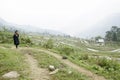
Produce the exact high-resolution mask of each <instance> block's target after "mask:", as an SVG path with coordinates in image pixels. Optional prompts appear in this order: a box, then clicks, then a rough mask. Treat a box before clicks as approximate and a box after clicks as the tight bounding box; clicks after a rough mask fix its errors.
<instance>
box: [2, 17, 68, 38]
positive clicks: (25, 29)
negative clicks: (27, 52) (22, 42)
mask: <svg viewBox="0 0 120 80" xmlns="http://www.w3.org/2000/svg"><path fill="white" fill-rule="evenodd" d="M0 27H6V28H8V29H11V30H19V31H23V32H26V33H38V34H51V35H61V36H64V35H66V34H64V33H62V32H59V31H55V30H50V29H42V28H39V27H35V26H31V25H17V24H13V23H9V22H7V21H5V20H4V19H2V18H0Z"/></svg>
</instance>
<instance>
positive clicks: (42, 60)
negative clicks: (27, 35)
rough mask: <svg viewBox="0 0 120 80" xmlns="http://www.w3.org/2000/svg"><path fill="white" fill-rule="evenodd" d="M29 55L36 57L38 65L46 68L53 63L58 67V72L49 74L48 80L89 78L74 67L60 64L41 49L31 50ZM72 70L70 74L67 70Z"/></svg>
mask: <svg viewBox="0 0 120 80" xmlns="http://www.w3.org/2000/svg"><path fill="white" fill-rule="evenodd" d="M30 52H32V53H31V55H33V56H34V58H36V59H37V61H38V62H39V66H40V67H42V68H48V66H49V65H54V66H55V67H56V68H59V69H60V70H59V72H58V73H56V74H55V75H52V76H51V79H50V80H91V79H90V78H88V77H86V76H85V75H83V74H81V73H79V72H77V71H75V70H74V69H72V68H70V67H68V66H66V65H64V64H62V63H61V62H60V61H58V60H57V59H56V58H54V57H52V56H50V55H48V54H47V53H44V52H41V51H39V52H38V51H35V50H31V51H30ZM69 71H72V74H69V73H68V72H69Z"/></svg>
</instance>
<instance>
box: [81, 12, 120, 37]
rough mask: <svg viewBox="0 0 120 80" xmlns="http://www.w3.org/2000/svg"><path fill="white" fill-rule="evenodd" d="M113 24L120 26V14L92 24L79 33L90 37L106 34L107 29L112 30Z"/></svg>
mask: <svg viewBox="0 0 120 80" xmlns="http://www.w3.org/2000/svg"><path fill="white" fill-rule="evenodd" d="M112 26H118V27H120V14H114V15H111V16H108V17H106V18H104V19H103V20H102V21H100V22H98V23H96V24H95V25H93V26H91V29H89V30H86V31H84V33H81V34H79V35H80V36H81V37H84V38H90V37H95V36H98V35H100V36H103V37H104V36H105V33H106V31H108V30H110V29H111V27H112Z"/></svg>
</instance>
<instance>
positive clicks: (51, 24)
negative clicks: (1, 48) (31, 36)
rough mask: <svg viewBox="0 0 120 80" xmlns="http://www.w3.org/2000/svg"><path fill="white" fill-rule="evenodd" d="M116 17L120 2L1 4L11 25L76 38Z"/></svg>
mask: <svg viewBox="0 0 120 80" xmlns="http://www.w3.org/2000/svg"><path fill="white" fill-rule="evenodd" d="M115 13H120V0H0V17H1V18H3V19H5V20H6V21H8V22H11V23H15V24H19V25H32V26H35V27H40V28H45V29H52V30H57V31H61V32H64V33H67V34H70V35H73V36H78V34H80V33H84V31H87V30H89V29H91V28H94V27H93V25H95V24H96V23H97V22H99V21H101V20H103V19H104V18H105V17H107V16H109V15H111V14H115ZM35 27H34V28H35Z"/></svg>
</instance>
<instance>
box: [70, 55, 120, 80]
mask: <svg viewBox="0 0 120 80" xmlns="http://www.w3.org/2000/svg"><path fill="white" fill-rule="evenodd" d="M89 56H90V54H87V53H76V54H74V55H70V56H69V60H70V61H72V62H73V63H75V64H77V65H79V66H82V67H85V68H86V69H88V70H90V71H92V72H94V73H96V74H99V75H102V76H104V77H105V78H107V79H108V80H119V79H120V63H119V62H117V61H115V60H107V59H105V58H99V57H98V58H93V57H91V58H90V57H89Z"/></svg>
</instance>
